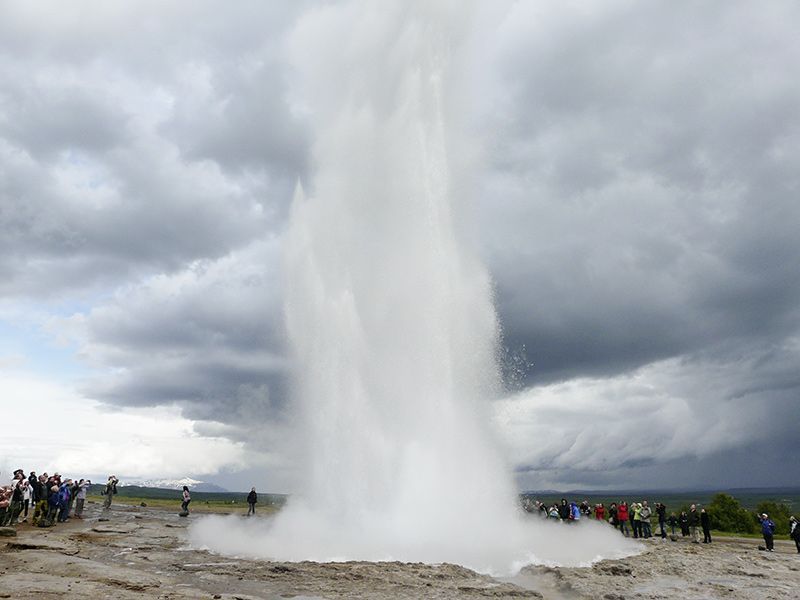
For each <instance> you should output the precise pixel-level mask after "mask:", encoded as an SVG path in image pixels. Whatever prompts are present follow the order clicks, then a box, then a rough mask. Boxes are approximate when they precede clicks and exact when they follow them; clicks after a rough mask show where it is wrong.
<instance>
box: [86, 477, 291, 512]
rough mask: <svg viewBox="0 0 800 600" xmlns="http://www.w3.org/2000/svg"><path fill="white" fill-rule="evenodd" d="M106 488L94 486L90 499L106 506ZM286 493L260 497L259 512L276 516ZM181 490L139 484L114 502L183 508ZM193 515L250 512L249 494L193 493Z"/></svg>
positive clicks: (123, 488) (126, 488) (122, 490)
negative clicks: (197, 513)
mask: <svg viewBox="0 0 800 600" xmlns="http://www.w3.org/2000/svg"><path fill="white" fill-rule="evenodd" d="M104 489H105V486H104V485H97V484H95V485H92V486H91V488H90V489H89V494H88V496H87V499H88V500H90V501H94V502H98V503H102V502H103V501H104V500H105V496H102V495H101V494H100V492H101V490H104ZM286 498H287V496H286V495H285V494H265V493H260V494H258V504H256V510H257V511H258V512H259V513H273V512H277V511H278V510H280V508H281V507H282V506H283V505H284V504H285V503H286ZM181 500H182V496H181V490H167V489H161V488H147V487H139V486H135V485H126V486H120V487H118V488H117V494H116V495H115V496H114V502H115V503H120V504H131V505H134V506H139V505H141V504H142V503H144V504H145V505H147V506H148V507H151V508H164V509H168V508H173V507H174V508H175V509H176V510H179V509H180V505H181ZM189 506H190V508H191V510H192V511H193V512H214V513H238V512H242V513H247V493H245V492H192V503H191V504H190V505H189Z"/></svg>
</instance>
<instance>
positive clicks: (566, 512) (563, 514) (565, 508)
mask: <svg viewBox="0 0 800 600" xmlns="http://www.w3.org/2000/svg"><path fill="white" fill-rule="evenodd" d="M558 516H559V517H560V518H561V520H562V521H568V520H569V518H570V516H571V512H570V508H569V504H567V499H566V498H562V499H561V504H560V505H559V506H558Z"/></svg>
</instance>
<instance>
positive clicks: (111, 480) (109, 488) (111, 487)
mask: <svg viewBox="0 0 800 600" xmlns="http://www.w3.org/2000/svg"><path fill="white" fill-rule="evenodd" d="M117 483H119V479H117V478H116V476H114V475H109V476H108V482H106V489H105V495H106V499H105V501H103V508H104V509H108V508H111V501H112V500H113V499H114V494H116V493H117Z"/></svg>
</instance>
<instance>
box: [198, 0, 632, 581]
mask: <svg viewBox="0 0 800 600" xmlns="http://www.w3.org/2000/svg"><path fill="white" fill-rule="evenodd" d="M468 13H469V11H466V10H465V9H464V6H463V3H461V2H453V3H447V2H436V3H429V2H411V3H408V2H405V1H398V2H394V3H388V2H380V3H374V2H350V3H345V4H336V5H332V6H325V7H324V8H322V9H318V10H314V11H313V12H311V13H310V14H309V15H308V16H307V17H305V18H303V19H302V20H301V21H300V22H299V24H298V26H297V29H296V31H295V32H294V36H293V38H292V42H291V44H290V46H291V48H292V51H293V56H294V59H295V66H296V71H297V81H296V83H295V86H294V89H295V90H296V93H297V94H298V95H299V98H298V103H299V104H301V105H302V106H303V107H304V109H305V110H306V111H307V113H308V115H309V119H310V124H311V127H312V129H313V132H314V134H315V142H314V146H313V156H312V164H313V173H314V175H313V179H312V181H311V186H310V188H309V189H310V194H309V198H306V197H304V195H303V193H302V192H301V191H298V193H297V195H296V197H295V201H294V205H293V210H292V214H291V224H290V228H289V232H288V235H287V240H286V255H287V271H286V272H287V285H286V323H287V331H288V335H289V339H290V341H291V346H292V350H293V363H294V365H295V369H296V371H295V378H294V380H295V385H294V392H295V395H296V399H297V407H298V411H299V416H298V422H299V423H301V427H302V428H303V431H302V432H300V433H299V434H298V436H297V437H298V439H303V440H306V441H307V442H308V445H307V447H306V448H305V450H304V452H305V454H304V460H305V471H304V472H305V474H306V475H305V477H304V478H303V479H302V489H301V491H300V493H299V494H295V495H294V496H293V498H292V500H291V502H290V505H289V506H288V507H287V508H286V509H285V510H283V511H281V513H279V514H278V515H277V517H276V518H275V519H274V520H271V521H270V522H268V523H263V524H259V525H256V524H255V523H253V522H249V521H248V522H246V523H243V522H241V521H240V520H237V519H236V518H232V519H221V518H212V517H209V518H206V519H203V520H202V521H200V522H199V523H197V524H196V525H195V526H194V527H193V528H192V532H191V535H192V540H193V541H194V543H195V544H199V545H203V546H206V547H208V548H210V549H212V550H214V551H218V552H223V553H226V554H233V555H250V556H258V557H264V558H271V559H278V560H297V561H299V560H346V559H351V560H355V559H359V560H402V561H423V562H433V563H438V562H453V563H460V564H462V565H465V566H468V567H471V568H473V569H477V570H480V571H484V572H492V573H509V572H513V571H514V570H516V569H518V568H519V567H520V566H522V565H524V564H528V563H531V562H536V563H558V564H588V563H589V562H591V561H593V560H596V559H598V558H599V557H600V556H619V555H622V554H628V553H630V552H632V551H633V550H634V547H633V546H632V545H630V544H628V543H627V542H625V541H624V540H623V539H622V538H620V537H619V536H618V535H617V534H616V533H615V532H613V531H612V530H611V529H610V528H609V527H605V526H603V525H598V524H592V523H587V524H585V525H583V526H581V527H567V526H555V525H549V524H546V523H534V522H532V521H529V520H525V519H524V518H523V516H522V515H521V514H520V513H519V511H518V509H517V503H516V497H515V490H514V486H513V483H512V479H511V476H510V469H509V468H508V466H507V465H505V464H504V462H503V460H502V459H501V457H500V456H499V453H498V451H497V449H496V445H495V444H494V443H493V441H492V436H491V432H490V431H489V429H488V423H489V417H488V415H487V413H486V407H487V406H486V405H487V402H489V401H490V400H491V398H493V397H496V395H497V393H498V390H499V389H500V386H499V376H498V369H497V365H496V362H495V357H496V351H497V347H498V339H499V333H498V332H499V328H498V324H497V319H496V316H495V311H494V307H493V304H492V294H491V285H490V278H489V276H488V274H487V272H486V270H485V269H484V267H483V266H482V265H481V264H480V262H479V261H478V260H476V258H475V257H474V255H473V253H472V252H471V251H470V248H469V246H468V245H467V244H465V243H464V242H463V237H464V236H463V235H462V232H461V231H460V229H459V227H458V226H457V224H461V223H463V221H464V220H465V217H464V215H465V214H466V211H465V210H464V203H463V200H464V198H463V191H464V189H466V188H467V187H468V186H466V185H465V184H464V182H465V181H467V175H468V174H469V173H471V172H473V171H474V165H473V164H468V163H467V161H466V160H465V157H466V156H467V155H471V154H472V153H471V152H469V151H468V150H469V148H470V146H471V144H470V143H469V140H468V139H467V138H466V136H464V135H463V130H464V128H463V127H462V126H461V125H460V122H461V116H462V113H463V112H464V109H465V103H464V98H465V97H467V96H465V95H464V94H463V93H462V92H463V91H464V90H463V86H461V84H460V83H459V81H458V80H457V77H455V76H454V75H457V74H458V73H459V72H463V69H462V70H459V69H453V68H450V65H451V64H452V63H453V61H456V62H457V61H458V59H459V56H460V55H459V52H460V49H461V48H462V46H463V44H464V43H465V40H467V39H468V37H469V36H468V33H469V27H470V22H469V19H468V17H469V15H468ZM454 149H457V150H458V151H457V152H456V151H454Z"/></svg>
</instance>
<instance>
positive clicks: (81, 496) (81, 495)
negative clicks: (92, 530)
mask: <svg viewBox="0 0 800 600" xmlns="http://www.w3.org/2000/svg"><path fill="white" fill-rule="evenodd" d="M90 485H92V482H91V481H90V480H88V479H81V480H80V481H79V482H78V491H77V493H76V494H75V518H76V519H82V518H83V505H84V503H85V502H86V490H87V489H88V488H89V486H90Z"/></svg>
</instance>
